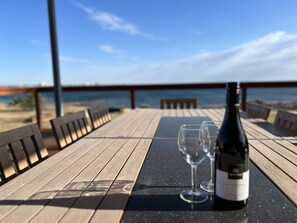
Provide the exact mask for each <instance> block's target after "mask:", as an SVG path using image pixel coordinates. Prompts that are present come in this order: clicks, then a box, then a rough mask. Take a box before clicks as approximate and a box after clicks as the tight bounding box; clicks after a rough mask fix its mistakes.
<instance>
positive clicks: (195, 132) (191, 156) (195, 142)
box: [177, 125, 208, 203]
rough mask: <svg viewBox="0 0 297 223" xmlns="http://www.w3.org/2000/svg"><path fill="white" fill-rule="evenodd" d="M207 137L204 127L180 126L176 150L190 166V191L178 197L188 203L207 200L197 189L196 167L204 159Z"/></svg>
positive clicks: (185, 191) (203, 193)
mask: <svg viewBox="0 0 297 223" xmlns="http://www.w3.org/2000/svg"><path fill="white" fill-rule="evenodd" d="M207 137H208V131H207V127H206V126H201V125H182V126H181V127H180V130H179V134H178V140H177V143H178V148H179V151H180V152H181V155H182V157H183V158H184V159H185V160H186V161H187V162H188V163H189V164H190V165H191V178H192V189H190V190H184V191H182V192H181V193H180V197H181V198H182V199H183V200H184V201H186V202H189V203H201V202H203V201H206V200H207V198H208V197H207V194H206V193H205V192H204V191H202V190H200V189H199V188H198V187H197V166H198V165H199V164H200V163H201V162H202V161H203V160H204V159H205V157H206V154H205V152H204V147H205V145H204V142H205V139H207Z"/></svg>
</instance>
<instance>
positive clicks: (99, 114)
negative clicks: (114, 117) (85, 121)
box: [88, 101, 111, 129]
mask: <svg viewBox="0 0 297 223" xmlns="http://www.w3.org/2000/svg"><path fill="white" fill-rule="evenodd" d="M88 113H89V117H90V119H91V123H92V127H93V129H97V128H99V127H101V126H102V125H104V124H106V123H107V122H109V121H110V120H111V118H110V115H109V111H108V106H107V103H106V102H105V101H99V102H98V103H97V105H96V106H94V107H91V108H89V109H88Z"/></svg>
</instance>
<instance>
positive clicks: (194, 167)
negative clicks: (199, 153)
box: [191, 165, 197, 192]
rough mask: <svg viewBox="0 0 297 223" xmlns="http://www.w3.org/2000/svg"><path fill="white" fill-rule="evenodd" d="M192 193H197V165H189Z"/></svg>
mask: <svg viewBox="0 0 297 223" xmlns="http://www.w3.org/2000/svg"><path fill="white" fill-rule="evenodd" d="M191 167H192V168H191V175H192V191H193V192H197V165H191Z"/></svg>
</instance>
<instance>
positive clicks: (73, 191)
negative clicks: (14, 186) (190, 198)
mask: <svg viewBox="0 0 297 223" xmlns="http://www.w3.org/2000/svg"><path fill="white" fill-rule="evenodd" d="M132 186H133V181H127V180H116V181H111V180H99V181H92V182H90V181H85V182H73V183H70V184H69V185H67V186H66V187H65V188H64V189H63V190H42V189H41V190H40V191H38V192H36V193H35V194H33V195H32V196H31V197H29V198H28V199H26V200H25V199H24V200H18V199H8V198H4V199H3V200H2V201H1V202H0V208H1V206H4V205H5V206H7V205H8V206H9V205H40V206H57V207H74V208H81V209H94V210H96V209H97V208H98V207H99V208H100V209H108V210H117V209H123V207H125V205H126V203H127V202H128V200H129V205H128V206H127V208H128V209H127V210H134V211H185V210H200V211H210V210H212V209H213V208H212V206H213V199H212V196H209V199H208V200H207V201H206V202H204V203H202V204H194V205H191V204H188V203H186V202H184V201H182V200H181V198H180V197H179V192H180V191H181V190H183V189H185V188H189V187H185V186H150V185H140V184H137V185H135V187H134V190H133V194H132V195H131V196H130V194H131V191H132V189H133V188H132ZM160 189H162V191H163V194H154V193H155V192H156V191H159V190H160ZM19 190H21V188H20V189H19ZM167 191H168V193H167ZM173 191H175V192H174V193H172V192H173ZM176 191H177V193H176ZM138 192H140V193H142V194H139V195H138V194H137V193H138ZM123 205H124V206H123Z"/></svg>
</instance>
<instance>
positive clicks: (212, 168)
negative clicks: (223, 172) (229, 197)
mask: <svg viewBox="0 0 297 223" xmlns="http://www.w3.org/2000/svg"><path fill="white" fill-rule="evenodd" d="M213 171H214V160H213V159H210V183H213V174H214V172H213Z"/></svg>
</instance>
